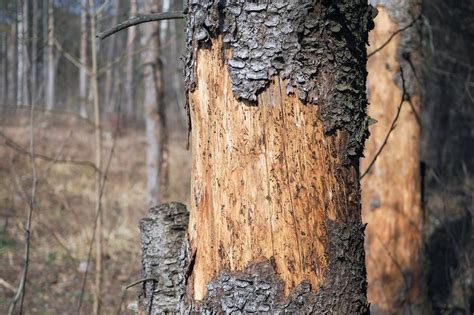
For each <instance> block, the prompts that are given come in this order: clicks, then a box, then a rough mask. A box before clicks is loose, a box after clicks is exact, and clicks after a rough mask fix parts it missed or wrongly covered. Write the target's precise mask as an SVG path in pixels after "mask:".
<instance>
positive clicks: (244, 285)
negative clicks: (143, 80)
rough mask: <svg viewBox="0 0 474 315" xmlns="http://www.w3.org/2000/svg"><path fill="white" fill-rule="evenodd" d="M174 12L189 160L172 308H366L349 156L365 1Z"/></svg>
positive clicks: (199, 5) (357, 106)
mask: <svg viewBox="0 0 474 315" xmlns="http://www.w3.org/2000/svg"><path fill="white" fill-rule="evenodd" d="M188 10H189V15H188V59H187V69H186V79H187V87H188V102H189V107H190V116H191V121H192V150H193V155H194V158H193V180H192V201H191V214H190V228H189V243H188V245H187V250H185V251H184V254H183V256H182V261H183V268H184V269H183V274H182V277H181V287H182V288H183V292H182V297H181V302H180V306H179V307H180V311H181V312H182V313H187V312H190V311H197V312H211V313H212V312H220V311H225V312H231V311H237V312H246V311H250V309H252V310H253V309H257V310H261V311H263V310H264V309H266V310H267V311H269V312H272V313H279V312H280V313H281V312H286V311H294V310H296V309H303V310H305V311H308V312H309V311H313V312H334V313H340V314H344V313H351V314H363V313H367V312H368V304H367V300H366V296H365V295H366V281H365V266H364V252H363V226H362V224H361V218H360V194H359V183H358V177H359V172H358V157H359V156H360V154H361V150H362V145H363V142H364V140H365V137H366V136H367V121H368V119H367V117H366V115H365V108H366V103H367V100H366V98H365V77H366V71H365V61H366V51H365V43H366V41H367V31H368V28H369V27H370V26H371V17H372V14H373V12H372V10H371V8H370V7H369V6H368V5H367V4H366V3H364V2H353V1H336V2H327V1H294V2H291V3H290V2H286V1H272V2H270V3H267V2H265V3H263V2H262V3H253V2H252V3H250V2H244V1H233V2H231V3H228V4H225V3H223V2H220V1H191V3H190V4H189V7H188ZM261 285H263V287H262V286H261ZM246 308H249V309H247V310H246Z"/></svg>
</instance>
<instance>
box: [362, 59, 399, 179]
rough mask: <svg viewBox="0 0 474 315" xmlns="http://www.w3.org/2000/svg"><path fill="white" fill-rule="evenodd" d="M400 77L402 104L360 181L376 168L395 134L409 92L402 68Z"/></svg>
mask: <svg viewBox="0 0 474 315" xmlns="http://www.w3.org/2000/svg"><path fill="white" fill-rule="evenodd" d="M400 77H401V78H402V96H401V99H400V104H399V105H398V108H397V113H396V114H395V117H394V118H393V121H392V125H391V126H390V129H389V130H388V133H387V135H386V136H385V139H384V140H383V142H382V145H381V146H380V148H379V149H378V151H377V153H376V154H375V156H374V158H373V159H372V161H370V163H369V166H368V167H367V169H366V170H365V171H364V172H363V173H362V175H361V176H360V179H362V178H363V177H364V176H365V175H367V173H368V172H369V171H370V169H371V168H372V166H374V164H375V161H377V158H378V157H379V155H380V153H382V150H383V148H384V147H385V145H387V142H388V138H389V137H390V134H391V133H392V132H393V130H395V127H396V124H397V120H398V117H400V112H401V110H402V106H403V103H404V102H405V99H406V98H407V92H406V88H405V77H404V76H403V69H402V67H400Z"/></svg>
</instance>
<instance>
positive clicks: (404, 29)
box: [367, 14, 422, 58]
mask: <svg viewBox="0 0 474 315" xmlns="http://www.w3.org/2000/svg"><path fill="white" fill-rule="evenodd" d="M421 16H422V15H421V14H420V15H418V16H417V17H416V18H415V19H414V20H413V21H411V22H410V23H409V24H407V25H406V26H404V27H402V28H399V29H398V30H396V31H395V32H393V33H392V35H390V37H389V38H388V39H387V40H386V41H385V42H384V43H383V44H382V45H381V46H380V47H378V48H376V49H375V50H374V51H372V52H370V53H369V54H368V55H367V58H370V57H372V56H373V55H375V54H376V53H378V52H379V51H381V50H382V49H384V47H385V46H387V45H388V44H389V43H390V42H391V41H392V39H393V38H394V37H395V36H397V35H398V34H400V33H401V32H404V31H406V30H407V29H409V28H411V27H413V25H415V23H416V22H417V21H418V20H419V19H420V18H421Z"/></svg>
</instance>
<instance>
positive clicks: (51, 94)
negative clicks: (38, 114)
mask: <svg viewBox="0 0 474 315" xmlns="http://www.w3.org/2000/svg"><path fill="white" fill-rule="evenodd" d="M54 36H55V35H54V1H53V0H48V49H47V61H48V63H47V65H48V68H47V81H46V94H45V98H46V108H47V109H48V110H52V109H53V108H54V103H55V94H56V91H55V88H56V62H55V58H54Z"/></svg>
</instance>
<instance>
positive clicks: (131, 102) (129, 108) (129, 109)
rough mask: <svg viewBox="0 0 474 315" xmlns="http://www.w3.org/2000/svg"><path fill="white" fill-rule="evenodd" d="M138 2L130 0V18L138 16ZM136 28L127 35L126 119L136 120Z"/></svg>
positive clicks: (130, 28) (130, 29) (131, 28)
mask: <svg viewBox="0 0 474 315" xmlns="http://www.w3.org/2000/svg"><path fill="white" fill-rule="evenodd" d="M137 10H138V8H137V0H130V15H129V16H130V17H134V16H136V15H137ZM136 34H137V29H136V27H129V28H128V34H127V64H126V68H125V102H126V103H125V116H126V119H132V120H135V115H136V110H135V93H134V90H135V86H134V83H135V82H134V73H133V60H134V59H135V58H134V56H133V53H134V51H135V38H136V36H137V35H136Z"/></svg>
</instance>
